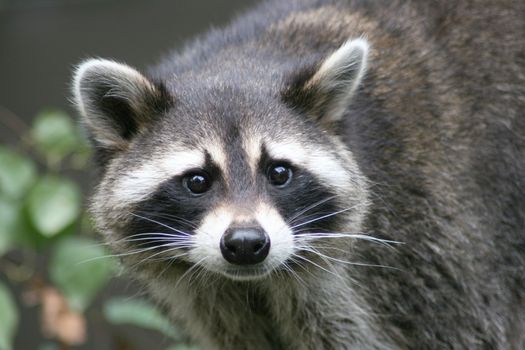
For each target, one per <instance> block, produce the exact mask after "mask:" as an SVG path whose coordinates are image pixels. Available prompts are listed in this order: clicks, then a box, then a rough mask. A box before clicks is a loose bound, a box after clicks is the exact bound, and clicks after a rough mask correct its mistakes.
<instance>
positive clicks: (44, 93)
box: [0, 0, 256, 350]
mask: <svg viewBox="0 0 525 350" xmlns="http://www.w3.org/2000/svg"><path fill="white" fill-rule="evenodd" d="M255 2H256V1H254V0H191V1H190V0H175V1H174V0H171V1H169V0H154V1H138V0H126V1H124V0H122V1H120V0H91V1H90V0H77V1H66V0H62V1H36V0H34V1H30V0H16V1H14V0H13V1H5V0H4V1H2V0H0V121H2V123H0V144H11V143H14V142H15V141H16V138H17V135H16V133H15V132H14V130H12V126H13V125H10V126H9V124H10V122H8V121H9V120H13V119H16V120H20V121H23V123H25V124H30V122H31V120H32V118H33V117H34V116H35V115H36V114H37V112H39V111H41V110H43V109H45V108H50V107H51V108H60V109H64V110H66V111H67V112H69V113H70V114H72V115H74V110H73V108H72V106H71V103H70V102H69V100H68V99H69V97H70V93H69V83H70V79H71V73H72V71H73V69H74V67H75V65H76V64H78V63H79V62H80V61H81V60H82V59H85V58H88V57H104V58H112V59H115V60H117V61H122V62H126V63H128V64H130V65H132V66H134V67H136V68H138V69H143V68H144V67H146V66H147V65H149V64H154V63H155V62H158V61H159V59H160V58H161V57H162V56H163V55H165V54H167V53H168V52H169V51H171V50H172V49H174V48H177V47H180V46H181V45H182V44H183V43H184V42H186V41H188V40H190V39H191V38H192V37H194V36H196V35H197V34H199V33H202V32H204V31H206V30H207V29H209V28H211V27H214V26H221V25H224V24H225V23H227V22H228V20H230V19H231V18H233V17H234V16H235V15H237V14H240V13H242V12H243V11H245V10H246V9H248V8H249V7H250V6H251V5H253V4H254V3H255ZM13 116H16V118H12V117H13ZM15 127H16V125H15ZM0 166H1V165H0ZM81 183H83V184H84V191H85V192H87V193H89V192H90V189H89V187H90V186H91V185H92V174H84V175H82V179H81ZM45 259H46V257H45V256H44V257H43V260H44V262H43V263H45ZM0 279H2V276H0ZM14 293H15V294H16V293H18V294H20V293H21V291H20V290H16V289H15V291H14ZM114 294H118V295H130V296H134V295H137V294H140V290H139V289H137V287H136V286H134V285H133V284H132V283H131V282H128V281H127V280H126V279H125V278H120V279H117V280H115V281H114V282H112V283H111V284H110V286H109V287H108V288H106V290H104V292H103V293H102V295H100V296H99V299H100V300H102V299H104V298H106V297H107V296H109V295H114ZM17 299H18V300H20V295H17ZM100 300H99V302H98V303H96V304H95V306H93V307H92V308H90V310H88V319H89V320H90V324H89V325H88V329H89V336H88V343H86V344H85V345H84V346H81V347H78V349H100V350H105V349H108V350H109V349H118V348H122V349H124V348H126V347H118V346H116V344H115V338H117V339H118V334H122V337H126V338H127V339H131V340H132V343H133V344H134V346H133V348H134V349H154V348H156V347H158V348H165V347H166V346H167V345H168V344H167V343H166V341H163V340H162V339H157V338H158V337H159V336H158V335H157V334H153V333H152V332H151V333H149V332H146V331H142V330H137V329H136V328H127V327H122V329H118V327H117V329H115V330H112V332H113V333H114V332H117V333H118V334H117V336H116V337H115V334H108V333H109V332H108V330H107V329H105V327H104V326H101V325H103V323H101V325H97V319H99V318H101V317H102V315H101V314H100V310H98V305H100ZM20 310H21V312H22V314H21V320H20V326H19V330H18V333H17V337H16V344H15V349H17V350H18V349H20V350H26V349H38V346H39V345H40V344H42V342H43V338H42V335H41V332H40V321H39V316H38V310H37V309H36V308H29V309H28V308H21V309H20ZM0 326H1V325H0Z"/></svg>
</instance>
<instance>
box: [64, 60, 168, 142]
mask: <svg viewBox="0 0 525 350" xmlns="http://www.w3.org/2000/svg"><path fill="white" fill-rule="evenodd" d="M73 94H74V100H75V103H76V106H77V109H78V111H79V113H80V114H81V115H82V118H83V122H84V124H85V126H86V128H87V130H88V132H89V134H90V137H91V138H92V139H93V141H94V142H95V144H96V146H97V147H98V148H102V149H106V150H113V151H114V150H119V149H124V148H125V147H126V146H127V144H128V142H129V141H130V140H131V138H132V137H133V136H134V135H136V134H137V133H138V132H140V131H141V129H142V128H143V127H144V126H145V125H147V123H148V122H149V121H151V120H152V119H153V118H154V117H155V116H156V115H158V114H159V113H161V112H162V111H163V110H165V109H167V108H168V107H169V105H170V104H171V98H170V96H169V94H168V93H167V91H166V89H165V88H164V86H162V85H160V84H155V83H153V82H152V81H150V80H149V79H147V78H146V77H145V76H144V75H142V74H141V73H139V72H138V71H137V70H135V69H133V68H131V67H129V66H127V65H125V64H121V63H117V62H114V61H109V60H103V59H90V60H87V61H85V62H83V63H81V64H80V65H79V66H78V69H77V70H76V72H75V75H74V78H73Z"/></svg>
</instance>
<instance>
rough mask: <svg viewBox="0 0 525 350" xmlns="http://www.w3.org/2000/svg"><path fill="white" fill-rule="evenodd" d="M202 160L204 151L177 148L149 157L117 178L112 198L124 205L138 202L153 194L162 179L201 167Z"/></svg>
mask: <svg viewBox="0 0 525 350" xmlns="http://www.w3.org/2000/svg"><path fill="white" fill-rule="evenodd" d="M204 162H205V159H204V153H203V152H201V151H198V150H185V151H182V150H178V151H175V152H172V153H168V154H162V156H161V157H159V158H154V159H150V160H149V161H146V162H143V163H141V164H140V166H139V167H138V168H137V169H134V170H131V171H129V172H127V173H126V174H123V175H122V177H121V178H119V180H118V182H117V183H116V184H115V187H114V189H113V193H115V196H116V198H114V200H115V201H116V202H117V203H125V204H126V205H129V204H132V203H137V202H140V201H142V200H144V199H146V198H147V197H148V196H150V195H151V194H153V193H154V192H155V190H156V189H157V187H158V186H159V185H160V184H161V183H163V182H164V181H166V180H169V179H171V178H172V177H174V176H177V175H181V174H183V173H184V172H185V171H187V170H189V169H192V168H201V167H202V166H204Z"/></svg>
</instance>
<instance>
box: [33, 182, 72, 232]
mask: <svg viewBox="0 0 525 350" xmlns="http://www.w3.org/2000/svg"><path fill="white" fill-rule="evenodd" d="M27 201H28V212H29V216H30V218H31V222H32V223H33V224H34V225H35V227H36V228H37V229H38V231H39V232H40V233H41V234H42V235H44V236H46V237H52V236H55V235H57V234H58V233H60V232H61V231H62V230H64V229H65V228H66V227H67V226H69V225H70V224H72V223H73V222H74V221H75V220H76V219H77V217H78V215H79V213H80V204H81V195H80V191H79V190H78V188H77V186H76V185H75V184H74V183H73V182H71V181H69V180H66V179H60V178H56V177H50V176H48V177H44V178H42V179H41V180H40V181H39V182H38V183H37V184H36V186H35V187H34V188H33V189H32V191H31V192H30V194H29V197H28V199H27Z"/></svg>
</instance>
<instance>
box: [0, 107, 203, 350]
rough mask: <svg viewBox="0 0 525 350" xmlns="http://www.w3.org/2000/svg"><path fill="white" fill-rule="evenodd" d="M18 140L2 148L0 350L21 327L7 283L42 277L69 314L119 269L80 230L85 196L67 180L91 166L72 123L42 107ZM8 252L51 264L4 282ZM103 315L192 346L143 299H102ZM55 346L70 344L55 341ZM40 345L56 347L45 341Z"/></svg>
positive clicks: (80, 310) (85, 305)
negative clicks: (21, 278)
mask: <svg viewBox="0 0 525 350" xmlns="http://www.w3.org/2000/svg"><path fill="white" fill-rule="evenodd" d="M19 136H20V139H21V142H20V144H19V145H14V146H10V147H8V146H5V145H0V268H1V269H0V273H2V274H3V275H4V276H5V281H6V282H7V283H3V282H1V281H0V350H11V349H13V341H14V337H15V334H16V333H17V332H19V331H21V330H20V329H19V327H23V325H20V324H19V311H18V310H19V309H18V308H19V305H21V304H22V302H21V300H17V299H15V297H14V295H13V293H12V291H11V288H10V285H15V284H22V283H25V285H27V284H28V281H29V282H30V281H31V279H44V284H45V285H46V286H50V287H52V288H54V289H55V288H56V289H57V290H58V291H59V293H60V295H61V296H63V298H64V299H65V303H66V304H67V307H68V308H70V309H71V310H72V311H71V312H74V313H77V314H78V315H83V314H84V313H85V312H86V310H87V309H89V308H90V306H92V303H93V301H94V299H95V297H96V296H97V294H98V293H99V292H100V291H101V290H102V289H103V288H104V287H105V286H106V285H107V283H108V282H109V280H110V278H111V277H112V274H113V272H114V271H115V270H116V267H117V263H116V261H115V260H114V259H113V258H112V257H111V255H108V254H109V253H108V252H107V251H106V248H105V246H104V245H103V244H101V243H98V242H97V241H96V239H94V238H93V234H92V231H91V230H90V229H87V230H86V228H85V222H86V221H89V220H86V217H87V214H86V213H85V211H84V210H83V203H84V198H83V193H82V191H81V189H80V188H79V185H78V184H77V183H76V182H75V181H74V179H73V178H72V177H71V176H66V175H65V174H69V173H71V172H72V171H73V172H74V171H82V170H85V169H86V167H87V166H88V164H89V147H88V146H87V145H86V141H85V139H84V138H83V136H82V133H81V132H80V131H79V129H78V127H77V126H76V124H75V123H74V122H73V121H72V119H71V118H70V117H69V116H68V115H67V114H66V113H64V112H62V111H56V110H48V111H44V112H42V113H40V114H39V115H38V116H37V117H36V118H35V119H34V122H33V124H32V126H31V127H30V130H27V132H25V133H24V135H19ZM12 252H22V253H24V252H25V253H28V255H31V256H38V255H39V254H44V253H43V252H45V254H49V255H50V256H49V258H48V259H47V258H46V259H45V260H46V261H47V260H49V264H47V266H43V267H41V266H40V267H37V266H26V267H27V270H28V271H30V272H29V275H28V276H26V277H25V278H24V281H23V282H21V281H20V280H18V279H17V278H11V277H10V273H9V268H10V267H9V264H8V263H7V262H9V261H8V260H9V259H8V256H9V254H10V253H12ZM22 264H28V265H31V262H22ZM42 269H44V270H45V271H44V272H43V273H42V271H40V270H42ZM17 297H18V296H17ZM42 308H43V309H44V306H42ZM103 314H104V315H105V318H106V321H107V322H108V323H109V324H114V325H120V324H130V325H134V326H138V327H142V328H146V329H150V330H154V331H158V332H160V333H162V334H163V335H164V336H166V337H167V338H169V339H171V340H172V341H173V343H174V345H173V346H171V347H170V348H169V349H170V350H184V349H186V350H188V349H194V348H191V347H188V346H186V345H182V342H181V337H180V335H179V333H178V332H177V331H176V330H175V329H174V328H173V326H172V325H171V324H170V323H169V321H168V320H167V319H166V318H165V317H164V316H163V315H162V314H160V313H159V312H158V310H157V309H156V308H155V306H154V305H152V304H151V303H150V302H148V301H145V300H137V299H133V298H125V299H124V298H121V297H115V298H114V299H109V300H106V301H105V302H104V306H103ZM80 317H83V316H80ZM88 327H89V322H88ZM55 341H56V342H57V343H61V345H66V347H67V346H69V345H74V344H67V342H66V344H64V340H63V339H62V340H61V339H59V337H57V339H55ZM41 348H42V349H44V348H46V349H48V348H49V349H53V348H58V347H57V346H56V344H54V343H48V342H47V343H45V344H42V346H41ZM61 348H63V346H62V347H61Z"/></svg>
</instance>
